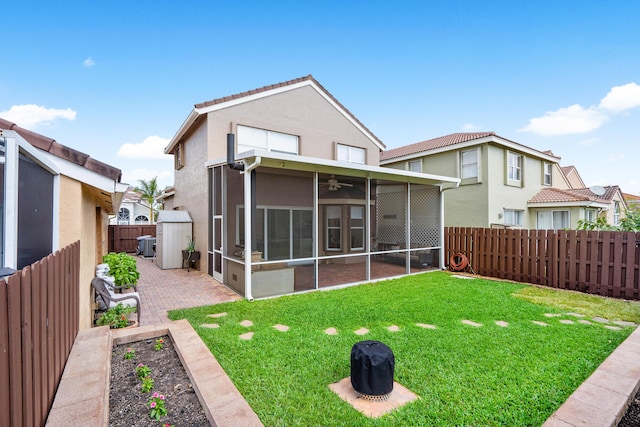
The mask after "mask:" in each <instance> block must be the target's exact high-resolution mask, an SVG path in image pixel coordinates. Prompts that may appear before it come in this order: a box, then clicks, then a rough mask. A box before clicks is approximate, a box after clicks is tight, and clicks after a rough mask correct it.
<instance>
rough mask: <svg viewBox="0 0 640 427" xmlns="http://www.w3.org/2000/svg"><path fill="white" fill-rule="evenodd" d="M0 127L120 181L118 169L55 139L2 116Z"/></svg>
mask: <svg viewBox="0 0 640 427" xmlns="http://www.w3.org/2000/svg"><path fill="white" fill-rule="evenodd" d="M0 129H6V130H12V131H15V132H16V133H17V134H18V135H20V136H21V137H23V138H24V139H25V140H26V141H27V142H28V143H29V144H31V145H33V146H34V147H36V148H38V149H40V150H43V151H46V152H48V153H51V154H53V155H54V156H56V157H60V158H61V159H65V160H68V161H70V162H72V163H75V164H77V165H79V166H82V167H84V168H86V169H88V170H90V171H92V172H95V173H97V174H99V175H102V176H106V177H108V178H110V179H113V180H115V181H116V182H120V178H121V177H122V171H121V170H120V169H118V168H115V167H113V166H110V165H108V164H106V163H102V162H100V161H98V160H96V159H93V158H91V157H90V156H89V155H88V154H85V153H82V152H80V151H77V150H74V149H73V148H70V147H67V146H66V145H62V144H60V143H58V142H56V140H55V139H51V138H48V137H46V136H44V135H40V134H39V133H35V132H33V131H30V130H27V129H24V128H22V127H20V126H18V125H16V124H15V123H11V122H10V121H8V120H5V119H2V118H0Z"/></svg>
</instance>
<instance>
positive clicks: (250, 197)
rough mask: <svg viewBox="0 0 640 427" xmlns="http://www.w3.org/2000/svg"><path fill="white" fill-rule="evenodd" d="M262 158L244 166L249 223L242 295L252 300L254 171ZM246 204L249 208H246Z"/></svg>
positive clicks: (245, 220)
mask: <svg viewBox="0 0 640 427" xmlns="http://www.w3.org/2000/svg"><path fill="white" fill-rule="evenodd" d="M261 161H262V158H261V157H260V156H258V157H256V158H255V160H254V161H253V163H251V164H250V165H248V166H245V167H244V171H243V172H242V174H244V206H245V210H244V223H245V224H251V226H249V227H244V241H245V248H244V297H245V298H246V299H247V300H248V301H253V294H252V292H251V272H252V265H251V261H252V260H251V255H252V254H253V250H254V248H255V246H256V243H255V234H256V233H255V228H256V225H255V218H254V215H253V212H255V210H256V171H255V168H257V167H258V166H260V162H261ZM247 206H249V208H248V209H247Z"/></svg>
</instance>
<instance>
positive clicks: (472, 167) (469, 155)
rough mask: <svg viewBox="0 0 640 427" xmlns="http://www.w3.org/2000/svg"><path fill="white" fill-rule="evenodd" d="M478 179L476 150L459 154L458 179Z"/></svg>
mask: <svg viewBox="0 0 640 427" xmlns="http://www.w3.org/2000/svg"><path fill="white" fill-rule="evenodd" d="M477 177H478V150H477V149H475V148H474V149H473V150H465V151H461V152H460V178H461V179H466V178H477Z"/></svg>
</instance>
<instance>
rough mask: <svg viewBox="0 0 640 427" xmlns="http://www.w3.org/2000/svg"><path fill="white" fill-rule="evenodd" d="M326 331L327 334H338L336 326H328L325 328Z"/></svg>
mask: <svg viewBox="0 0 640 427" xmlns="http://www.w3.org/2000/svg"><path fill="white" fill-rule="evenodd" d="M324 333H325V334H327V335H338V330H337V329H336V328H327V329H325V330H324Z"/></svg>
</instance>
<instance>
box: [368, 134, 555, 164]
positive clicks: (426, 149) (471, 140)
mask: <svg viewBox="0 0 640 427" xmlns="http://www.w3.org/2000/svg"><path fill="white" fill-rule="evenodd" d="M489 142H493V143H499V144H501V145H504V146H507V147H510V148H513V149H515V150H519V151H523V152H526V153H528V154H531V155H534V156H536V157H540V158H544V159H546V160H548V161H551V162H556V163H557V162H558V161H559V160H560V158H559V157H557V156H555V155H553V153H551V152H550V151H549V152H543V151H538V150H536V149H533V148H531V147H527V146H526V145H522V144H519V143H517V142H515V141H511V140H509V139H507V138H503V137H501V136H499V135H497V134H496V133H495V132H459V133H452V134H449V135H445V136H441V137H438V138H433V139H428V140H426V141H421V142H416V143H414V144H409V145H405V146H403V147H398V148H394V149H391V150H387V151H384V152H382V153H381V154H380V163H381V164H382V163H392V162H394V161H400V160H407V159H411V158H415V157H421V156H423V155H424V154H427V153H428V154H435V153H439V152H442V151H448V150H450V149H454V148H455V149H457V148H462V147H467V146H473V145H478V144H484V143H489Z"/></svg>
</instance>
